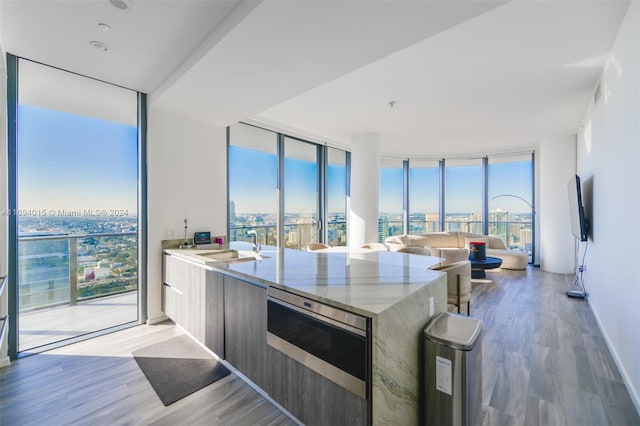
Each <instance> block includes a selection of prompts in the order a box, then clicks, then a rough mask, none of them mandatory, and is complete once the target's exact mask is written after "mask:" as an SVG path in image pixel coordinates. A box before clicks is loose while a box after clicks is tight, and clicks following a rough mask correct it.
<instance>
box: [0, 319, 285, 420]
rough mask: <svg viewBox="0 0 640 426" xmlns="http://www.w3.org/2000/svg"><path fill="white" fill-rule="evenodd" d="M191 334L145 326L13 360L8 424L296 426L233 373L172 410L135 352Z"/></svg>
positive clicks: (3, 394)
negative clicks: (138, 362)
mask: <svg viewBox="0 0 640 426" xmlns="http://www.w3.org/2000/svg"><path fill="white" fill-rule="evenodd" d="M183 333H184V332H183V331H182V330H181V329H179V328H177V327H175V326H174V325H173V324H172V323H169V322H167V323H166V324H160V325H155V326H146V325H143V326H138V327H133V328H130V329H127V330H123V331H119V332H116V333H112V334H109V335H104V336H101V337H97V338H95V339H92V340H88V341H84V342H81V343H76V344H73V345H69V346H65V347H62V348H58V349H55V350H52V351H48V352H44V353H41V354H38V355H33V356H29V357H25V358H21V359H19V360H18V361H15V362H13V363H12V364H11V365H10V366H9V367H5V368H3V369H0V425H48V426H49V425H62V424H79V425H92V426H94V425H131V424H139V425H149V424H153V425H183V424H189V425H192V424H207V425H234V424H237V425H252V424H264V425H288V424H295V422H294V421H292V420H291V419H290V418H288V417H287V416H286V415H285V414H283V413H282V412H281V411H280V410H278V408H276V407H275V406H274V405H273V404H271V403H270V402H269V401H268V400H266V399H265V398H263V397H262V396H261V395H260V394H258V393H257V392H256V391H255V390H254V389H252V388H251V387H250V386H249V385H247V384H246V383H245V382H243V381H242V380H241V379H240V378H238V376H237V375H235V374H233V373H232V374H230V375H229V376H227V377H225V378H222V379H220V380H218V381H216V382H214V383H212V384H211V385H209V386H207V387H205V388H203V389H201V390H199V391H197V392H195V393H193V394H191V395H189V396H187V397H185V398H184V399H181V400H180V401H177V402H175V403H174V404H171V405H169V406H168V407H165V406H164V405H163V404H162V402H161V401H160V399H159V398H158V396H157V395H156V393H155V391H154V390H153V388H152V387H151V385H150V384H149V382H148V381H147V379H146V377H145V376H144V374H143V373H142V371H141V370H140V368H139V367H138V364H137V363H136V362H135V360H134V359H133V357H132V356H131V352H132V351H135V350H136V349H139V348H142V347H145V346H148V345H152V344H154V343H158V342H161V341H164V340H168V339H170V338H171V337H174V336H177V335H180V334H183ZM167 374H171V372H167Z"/></svg>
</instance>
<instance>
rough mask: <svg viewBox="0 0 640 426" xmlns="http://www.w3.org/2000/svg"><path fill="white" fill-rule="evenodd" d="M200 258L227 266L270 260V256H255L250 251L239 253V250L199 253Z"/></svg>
mask: <svg viewBox="0 0 640 426" xmlns="http://www.w3.org/2000/svg"><path fill="white" fill-rule="evenodd" d="M198 256H202V257H205V258H207V259H211V260H214V261H216V262H220V263H226V264H227V265H233V264H235V263H243V262H253V261H256V260H260V259H268V258H269V256H264V255H262V254H255V253H253V252H250V251H247V252H238V251H237V250H228V251H222V252H220V251H216V252H206V253H198Z"/></svg>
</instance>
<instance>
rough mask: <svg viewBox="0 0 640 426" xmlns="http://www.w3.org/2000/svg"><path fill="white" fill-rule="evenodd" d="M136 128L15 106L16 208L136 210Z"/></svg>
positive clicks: (30, 107) (41, 109) (132, 211)
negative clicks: (16, 127) (16, 110)
mask: <svg viewBox="0 0 640 426" xmlns="http://www.w3.org/2000/svg"><path fill="white" fill-rule="evenodd" d="M137 151H138V142H137V129H136V128H135V127H133V126H128V125H124V124H119V123H113V122H109V121H104V120H99V119H95V118H89V117H83V116H79V115H74V114H68V113H64V112H59V111H52V110H48V109H43V108H37V107H33V106H28V105H20V106H19V110H18V208H20V209H38V210H40V209H46V210H50V209H54V210H58V209H67V210H84V209H94V210H95V209H107V210H110V209H127V210H129V212H130V213H131V214H133V215H135V214H136V211H137V207H136V206H137V180H138V152H137Z"/></svg>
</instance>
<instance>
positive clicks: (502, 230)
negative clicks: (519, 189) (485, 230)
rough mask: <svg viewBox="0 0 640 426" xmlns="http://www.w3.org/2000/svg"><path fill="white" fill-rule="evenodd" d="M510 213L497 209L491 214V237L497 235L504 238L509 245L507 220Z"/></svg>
mask: <svg viewBox="0 0 640 426" xmlns="http://www.w3.org/2000/svg"><path fill="white" fill-rule="evenodd" d="M508 217H509V212H508V211H506V210H502V209H496V210H494V211H492V212H490V213H489V235H495V236H497V237H501V238H503V239H504V240H505V241H507V244H509V243H510V242H509V238H508V235H507V218H508Z"/></svg>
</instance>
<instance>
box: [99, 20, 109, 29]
mask: <svg viewBox="0 0 640 426" xmlns="http://www.w3.org/2000/svg"><path fill="white" fill-rule="evenodd" d="M98 28H100V29H101V30H102V31H109V30H110V29H111V25H108V24H104V23H102V22H100V23H99V24H98Z"/></svg>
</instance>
